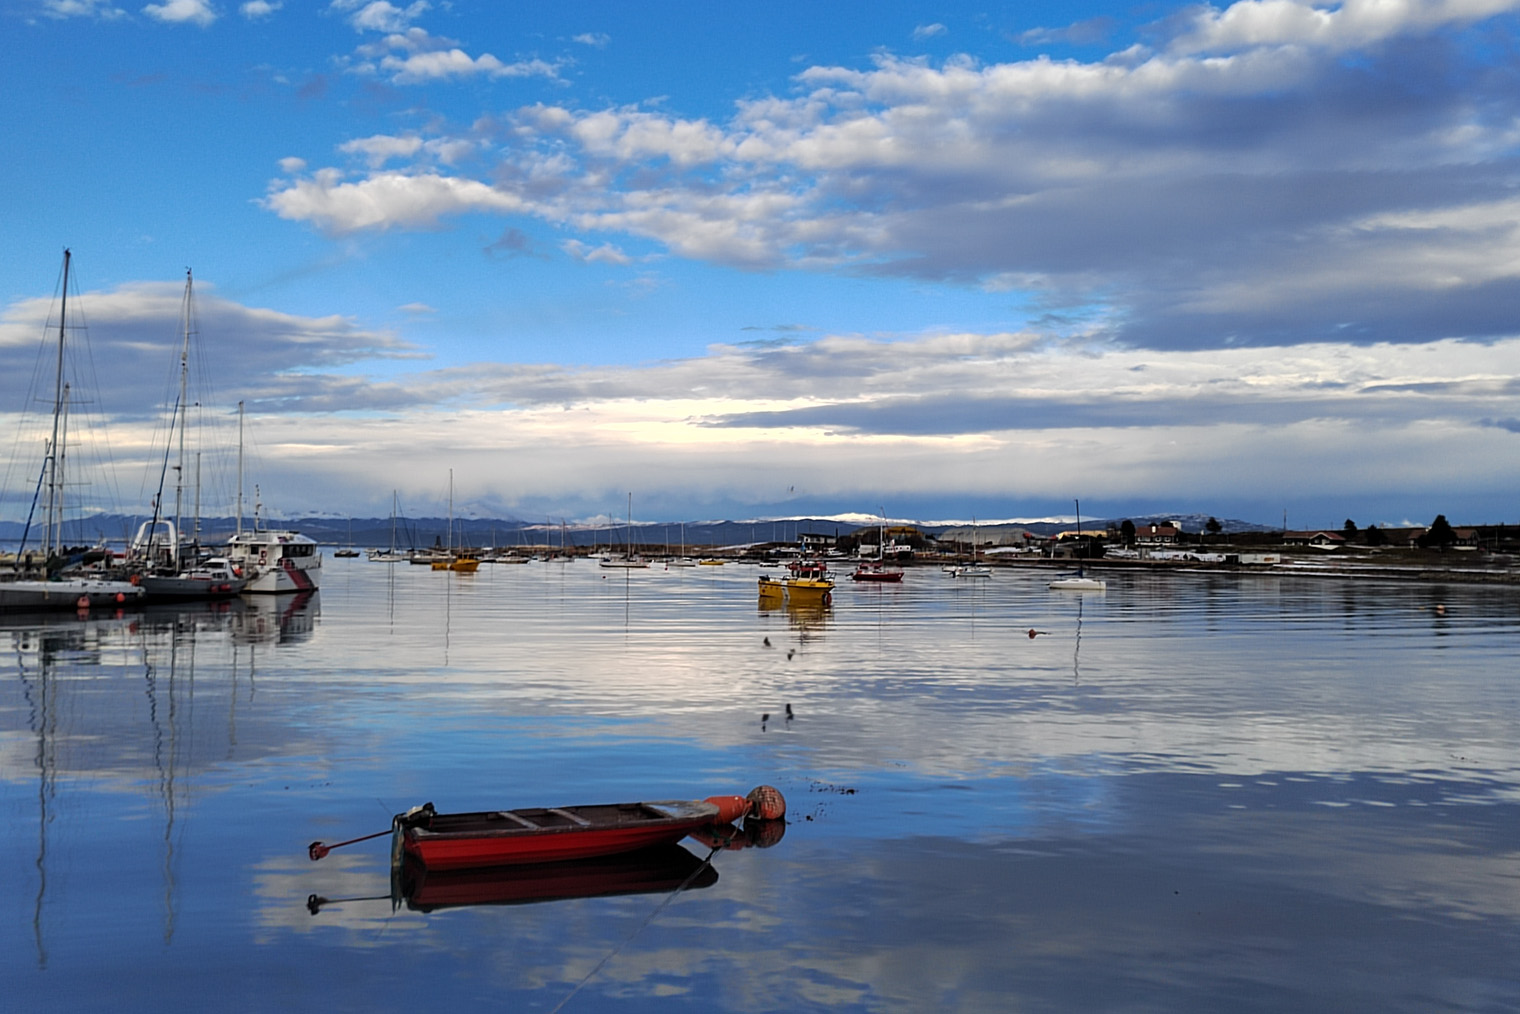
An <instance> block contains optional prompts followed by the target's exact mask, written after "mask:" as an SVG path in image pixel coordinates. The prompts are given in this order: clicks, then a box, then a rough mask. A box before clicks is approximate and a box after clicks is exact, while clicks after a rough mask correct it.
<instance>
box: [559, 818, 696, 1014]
mask: <svg viewBox="0 0 1520 1014" xmlns="http://www.w3.org/2000/svg"><path fill="white" fill-rule="evenodd" d="M722 847H723V846H722V845H714V846H713V849H712V851H711V852H709V853H707V858H706V859H704V860H702V862H701V864H700V865H698V866H697V868H696V869H694V870H692V871H691V876H689V877H687V878H686V879H685V880H683V881H681V886H680V887H677V888H676V889H675V890H674V891H671V892H670V894H668V895H666V897H665V900H664V901H662V902H660V903H659V904H658V905H656V906H655V909H654V911H653V912H650V913H649V915H648V916H646V917H645V918H644V921H643V922H641V923H639V924H638V925H637V926H635V927H634V928H633V932H632V933H630V934H628V936H627V938H626V939H624V940H623V941H622V942H621V943H619V944H618V945H617V946H616V947H614V948H613V949H612V950H610V951H608V952H607V956H606V957H604V958H602V960H601V961H598V962H597V963H596V967H594V968H593V969H591V971H589V972H587V973H586V977H585V978H583V979H581V981H580V982H577V983H576V984H575V988H573V989H572V990H570V992H569V993H566V994H565V998H564V999H563V1000H561V1001H560V1002H559V1003H557V1004H555V1005H554V1009H553V1010H551V1011H550V1012H549V1014H559V1012H560V1010H562V1009H563V1008H564V1006H565V1004H567V1003H569V1002H570V1001H571V1000H572V999H574V997H575V994H577V993H579V992H580V991H581V987H583V986H585V985H586V983H588V982H590V981H591V980H592V978H593V977H594V976H595V975H596V973H597V972H600V971H601V970H602V967H603V966H604V965H606V964H607V962H609V961H611V960H612V959H613V958H615V957H616V956H617V953H618V951H621V950H622V949H623V948H624V947H626V946H628V944H629V943H630V942H632V940H633V938H634V937H636V936H638V935H639V933H640V932H642V931H643V929H644V927H645V926H648V925H649V924H650V923H651V922H653V921H654V917H655V916H657V915H659V914H660V913H661V912H663V911H664V910H665V906H666V905H669V904H670V903H671V902H672V901H674V900H675V897H676V895H678V894H680V893H681V892H682V891H684V890H686V888H687V887H688V886H689V885H690V884H691V882H692V881H693V880H695V879H697V874H699V873H701V872H702V871H703V870H705V869H707V867H708V865H709V864H711V863H712V858H713V856H715V855H717V854H718V850H719V849H720V848H722Z"/></svg>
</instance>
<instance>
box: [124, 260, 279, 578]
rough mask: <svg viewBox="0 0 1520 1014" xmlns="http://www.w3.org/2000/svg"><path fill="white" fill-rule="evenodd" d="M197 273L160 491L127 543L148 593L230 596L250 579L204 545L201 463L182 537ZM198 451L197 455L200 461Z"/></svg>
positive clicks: (188, 297)
mask: <svg viewBox="0 0 1520 1014" xmlns="http://www.w3.org/2000/svg"><path fill="white" fill-rule="evenodd" d="M194 296H195V279H194V276H193V275H192V273H191V271H190V269H189V268H186V269H185V297H184V302H183V305H182V307H181V311H180V324H181V332H182V334H183V343H182V344H181V346H180V353H179V399H178V401H177V402H176V404H175V406H174V411H173V413H172V414H171V415H170V417H169V426H168V439H167V440H166V441H165V444H164V460H163V464H162V466H160V468H159V472H158V492H157V494H156V495H155V496H154V497H153V517H152V518H151V519H150V520H148V521H144V522H143V523H142V524H141V525H139V526H138V528H137V534H136V535H135V536H133V538H132V544H131V545H130V546H129V547H128V552H127V556H128V560H129V561H130V566H131V567H132V570H133V574H134V580H135V581H136V582H137V583H138V585H140V586H141V587H142V589H143V591H144V592H146V593H147V597H148V598H149V599H153V600H159V601H175V600H180V601H185V600H195V599H226V598H232V597H233V596H234V595H237V594H239V593H240V592H242V590H243V589H244V588H246V587H247V586H248V583H249V582H250V581H251V580H252V578H253V575H252V574H244V573H242V572H240V570H239V568H236V567H234V566H233V564H232V561H231V560H229V559H227V557H225V556H211V557H207V556H206V554H204V553H203V552H202V551H201V548H200V493H199V489H200V476H199V472H200V469H199V467H198V466H197V468H196V473H197V475H196V490H197V492H196V506H195V515H196V517H195V535H194V537H193V539H192V541H191V543H190V545H189V546H188V547H187V546H186V543H185V540H184V491H185V431H186V430H187V429H188V425H187V423H188V419H187V413H188V411H189V407H190V401H189V391H188V382H189V374H190V339H191V336H192V335H193V334H194V333H195V304H194ZM176 438H177V441H178V445H179V453H178V457H177V458H176V461H175V465H174V477H175V478H174V516H173V518H168V517H165V516H164V513H163V503H164V478H165V477H166V476H167V474H168V472H169V452H170V449H171V448H172V447H173V446H174V445H175V443H176ZM198 460H199V457H198V456H197V461H198Z"/></svg>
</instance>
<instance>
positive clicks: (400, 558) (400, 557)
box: [369, 490, 406, 563]
mask: <svg viewBox="0 0 1520 1014" xmlns="http://www.w3.org/2000/svg"><path fill="white" fill-rule="evenodd" d="M396 508H397V500H396V491H395V490H391V548H390V549H371V550H370V551H369V558H370V560H372V561H374V562H375V563H402V562H405V560H406V554H405V553H402V552H400V551H398V550H397V549H396Z"/></svg>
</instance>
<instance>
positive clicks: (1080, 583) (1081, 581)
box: [1049, 500, 1108, 591]
mask: <svg viewBox="0 0 1520 1014" xmlns="http://www.w3.org/2000/svg"><path fill="white" fill-rule="evenodd" d="M1073 502H1074V503H1075V504H1076V505H1077V544H1078V546H1081V544H1082V501H1081V500H1074V501H1073ZM1081 559H1082V558H1081V557H1080V556H1079V557H1077V561H1078V562H1077V573H1076V576H1075V577H1058V578H1056V579H1055V580H1054V581H1052V582H1050V585H1049V587H1051V588H1054V589H1055V590H1057V591H1103V590H1104V589H1106V588H1107V587H1108V582H1106V581H1099V580H1098V579H1097V578H1092V577H1087V576H1086V575H1084V574H1083V573H1082V563H1081Z"/></svg>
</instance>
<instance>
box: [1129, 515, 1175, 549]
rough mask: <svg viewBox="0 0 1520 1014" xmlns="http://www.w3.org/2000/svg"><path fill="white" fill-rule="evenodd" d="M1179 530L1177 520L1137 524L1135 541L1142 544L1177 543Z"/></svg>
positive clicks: (1167, 544)
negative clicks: (1157, 523) (1156, 523)
mask: <svg viewBox="0 0 1520 1014" xmlns="http://www.w3.org/2000/svg"><path fill="white" fill-rule="evenodd" d="M1179 531H1180V530H1179V529H1178V527H1177V522H1175V521H1166V522H1163V523H1162V524H1159V525H1155V524H1152V525H1136V526H1135V541H1136V542H1138V543H1139V544H1140V545H1142V546H1171V545H1176V543H1177V535H1178V533H1179Z"/></svg>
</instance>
